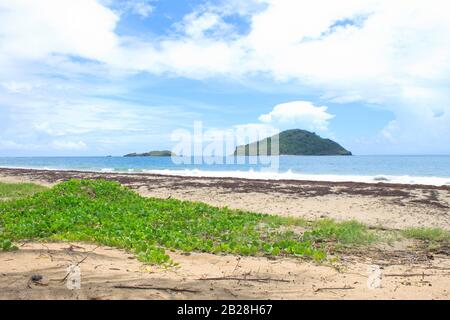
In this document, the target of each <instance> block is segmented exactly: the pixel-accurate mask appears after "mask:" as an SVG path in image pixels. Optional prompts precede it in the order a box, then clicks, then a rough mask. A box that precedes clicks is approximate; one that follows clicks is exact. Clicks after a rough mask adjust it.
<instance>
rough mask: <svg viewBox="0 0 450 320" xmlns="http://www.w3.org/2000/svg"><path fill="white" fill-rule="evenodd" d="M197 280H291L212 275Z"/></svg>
mask: <svg viewBox="0 0 450 320" xmlns="http://www.w3.org/2000/svg"><path fill="white" fill-rule="evenodd" d="M197 280H210V281H224V280H225V281H226V280H234V281H257V282H269V281H275V282H291V281H290V280H285V279H274V278H247V277H213V278H200V279H197Z"/></svg>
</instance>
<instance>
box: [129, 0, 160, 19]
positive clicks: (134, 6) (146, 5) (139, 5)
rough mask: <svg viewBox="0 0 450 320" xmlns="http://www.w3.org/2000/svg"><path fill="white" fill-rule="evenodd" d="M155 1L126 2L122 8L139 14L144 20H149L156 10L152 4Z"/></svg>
mask: <svg viewBox="0 0 450 320" xmlns="http://www.w3.org/2000/svg"><path fill="white" fill-rule="evenodd" d="M153 1H154V0H150V1H149V0H125V1H122V3H121V6H122V8H123V9H124V10H128V11H130V12H131V13H133V14H137V15H139V16H141V17H143V18H147V17H148V16H149V15H150V14H151V13H152V12H153V10H154V7H153V5H151V2H153Z"/></svg>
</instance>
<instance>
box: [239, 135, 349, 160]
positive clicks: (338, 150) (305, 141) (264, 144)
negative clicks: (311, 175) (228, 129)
mask: <svg viewBox="0 0 450 320" xmlns="http://www.w3.org/2000/svg"><path fill="white" fill-rule="evenodd" d="M277 136H278V137H277ZM276 137H277V138H278V139H279V146H280V147H279V155H294V156H338V155H339V156H351V155H352V153H351V152H350V151H348V150H346V149H344V148H343V147H342V146H341V145H340V144H338V143H337V142H335V141H333V140H330V139H324V138H321V137H320V136H318V135H317V134H316V133H314V132H309V131H306V130H300V129H292V130H286V131H283V132H280V133H279V134H277V135H275V136H272V137H268V138H265V139H263V140H260V141H256V142H252V143H250V144H246V145H242V146H238V147H237V148H236V150H235V151H234V156H259V155H277V154H276V152H274V153H272V150H271V142H272V139H274V138H276Z"/></svg>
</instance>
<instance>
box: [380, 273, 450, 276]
mask: <svg viewBox="0 0 450 320" xmlns="http://www.w3.org/2000/svg"><path fill="white" fill-rule="evenodd" d="M448 275H450V273H435V274H430V273H428V274H427V273H404V274H401V273H391V274H383V277H432V276H448Z"/></svg>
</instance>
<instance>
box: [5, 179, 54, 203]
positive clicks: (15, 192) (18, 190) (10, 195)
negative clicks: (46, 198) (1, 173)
mask: <svg viewBox="0 0 450 320" xmlns="http://www.w3.org/2000/svg"><path fill="white" fill-rule="evenodd" d="M46 189H47V188H46V187H44V186H40V185H37V184H33V183H2V182H0V200H11V199H17V198H21V197H26V196H30V195H33V194H35V193H38V192H41V191H44V190H46Z"/></svg>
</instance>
